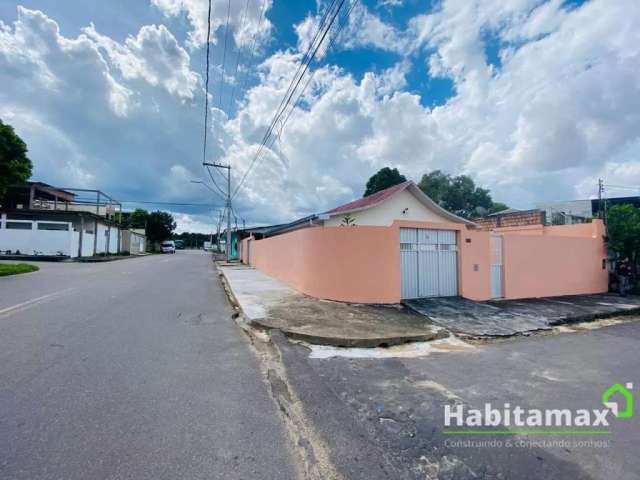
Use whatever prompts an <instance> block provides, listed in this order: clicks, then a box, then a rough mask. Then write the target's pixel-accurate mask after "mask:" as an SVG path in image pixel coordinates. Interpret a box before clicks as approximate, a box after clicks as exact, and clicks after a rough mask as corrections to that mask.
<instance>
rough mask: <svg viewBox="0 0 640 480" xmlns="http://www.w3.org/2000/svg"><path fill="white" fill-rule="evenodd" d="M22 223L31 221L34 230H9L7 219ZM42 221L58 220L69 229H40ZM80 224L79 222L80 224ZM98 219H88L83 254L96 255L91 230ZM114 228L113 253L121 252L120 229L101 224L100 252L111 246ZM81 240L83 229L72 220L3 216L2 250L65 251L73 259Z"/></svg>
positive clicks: (86, 255) (98, 251)
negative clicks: (119, 246) (34, 219)
mask: <svg viewBox="0 0 640 480" xmlns="http://www.w3.org/2000/svg"><path fill="white" fill-rule="evenodd" d="M7 221H9V222H19V223H24V224H30V225H31V230H14V229H7V228H6V222H7ZM38 223H56V224H62V225H67V226H68V230H38ZM78 226H79V225H78ZM94 226H95V224H94V222H93V221H92V220H85V223H84V228H85V231H84V233H83V236H82V256H83V257H90V256H93V253H94V252H93V239H94V235H93V234H91V233H87V230H88V231H93V229H94ZM109 228H110V229H111V238H110V239H109V253H118V228H117V227H108V226H106V225H103V224H101V223H98V241H97V248H96V253H105V252H106V246H107V236H106V232H107V230H108V229H109ZM79 242H80V232H75V231H73V224H72V222H56V221H50V220H42V221H39V220H38V221H29V220H7V219H6V217H5V215H4V214H3V215H2V217H0V250H1V251H6V250H11V251H12V252H15V251H16V250H19V251H20V253H24V254H28V255H33V254H34V252H39V253H40V254H42V255H57V254H58V252H62V254H63V255H67V256H69V257H72V258H76V257H77V256H78V248H79Z"/></svg>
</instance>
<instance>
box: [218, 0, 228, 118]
mask: <svg viewBox="0 0 640 480" xmlns="http://www.w3.org/2000/svg"><path fill="white" fill-rule="evenodd" d="M230 17H231V0H229V2H228V3H227V24H226V25H225V27H224V49H223V51H222V66H221V69H220V101H219V102H218V105H220V109H221V110H222V91H223V90H224V68H225V63H226V60H227V36H228V35H227V33H228V31H229V19H230Z"/></svg>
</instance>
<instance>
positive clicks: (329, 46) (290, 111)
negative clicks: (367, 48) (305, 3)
mask: <svg viewBox="0 0 640 480" xmlns="http://www.w3.org/2000/svg"><path fill="white" fill-rule="evenodd" d="M357 3H358V0H353V1H352V2H351V5H350V6H349V9H348V10H347V13H346V14H345V15H344V19H345V22H343V23H342V24H341V25H340V26H339V28H338V33H336V35H335V36H333V37H331V38H330V40H329V44H328V46H327V49H326V50H325V51H329V50H331V47H332V46H333V44H334V42H335V41H336V40H337V39H338V38H339V37H340V34H341V33H342V30H344V27H345V26H346V25H347V23H348V22H349V15H351V12H352V11H353V8H354V7H355V6H356V4H357ZM314 73H315V72H312V73H311V75H309V78H308V80H307V83H305V85H304V87H302V90H301V91H300V94H299V95H298V98H297V99H296V101H295V102H294V103H293V106H292V107H291V109H290V110H289V113H288V114H287V116H286V117H285V119H284V121H283V122H282V126H281V128H280V130H279V131H278V136H280V135H282V131H283V129H284V126H285V125H286V124H287V122H288V121H289V118H290V117H291V114H292V113H293V112H294V111H295V109H296V107H297V106H298V105H299V104H300V100H302V96H303V95H304V92H305V91H306V90H307V87H308V86H309V84H310V83H311V80H313V74H314Z"/></svg>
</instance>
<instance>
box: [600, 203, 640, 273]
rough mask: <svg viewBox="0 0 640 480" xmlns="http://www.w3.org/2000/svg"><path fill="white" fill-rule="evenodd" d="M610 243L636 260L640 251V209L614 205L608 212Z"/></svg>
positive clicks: (614, 248)
mask: <svg viewBox="0 0 640 480" xmlns="http://www.w3.org/2000/svg"><path fill="white" fill-rule="evenodd" d="M607 236H608V243H609V246H610V247H611V248H613V250H615V251H616V252H617V253H619V254H620V255H622V257H629V258H630V259H631V260H633V261H634V262H636V261H637V260H638V252H639V251H640V209H638V208H636V207H634V206H633V205H614V206H612V207H610V208H609V210H608V212H607Z"/></svg>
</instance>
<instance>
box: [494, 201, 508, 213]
mask: <svg viewBox="0 0 640 480" xmlns="http://www.w3.org/2000/svg"><path fill="white" fill-rule="evenodd" d="M508 208H509V206H508V205H507V204H506V203H502V202H493V205H492V206H491V208H490V209H489V213H496V212H501V211H503V210H506V209H508Z"/></svg>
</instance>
